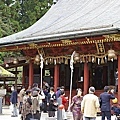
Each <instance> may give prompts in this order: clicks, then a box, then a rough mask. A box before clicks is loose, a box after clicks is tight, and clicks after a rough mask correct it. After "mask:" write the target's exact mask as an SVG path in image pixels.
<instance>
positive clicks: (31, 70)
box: [29, 61, 33, 87]
mask: <svg viewBox="0 0 120 120" xmlns="http://www.w3.org/2000/svg"><path fill="white" fill-rule="evenodd" d="M32 85H33V63H32V61H30V63H29V86H31V87H32Z"/></svg>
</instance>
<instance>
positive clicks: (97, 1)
mask: <svg viewBox="0 0 120 120" xmlns="http://www.w3.org/2000/svg"><path fill="white" fill-rule="evenodd" d="M119 6H120V2H119V1H118V0H114V1H113V0H58V2H57V3H56V4H54V5H52V6H51V8H50V9H49V11H48V12H47V13H46V14H45V15H44V16H43V17H42V18H40V19H39V20H38V21H37V22H36V23H35V24H33V25H32V26H30V27H29V28H27V29H25V30H23V31H21V32H18V33H15V34H13V35H10V36H7V37H3V38H0V52H6V51H14V52H18V51H19V52H21V53H22V55H23V57H24V59H20V57H19V56H18V58H17V60H18V61H19V62H18V64H17V66H15V65H14V64H11V63H12V60H11V61H10V62H8V61H7V60H6V63H7V64H9V67H8V68H11V67H18V66H23V75H22V76H23V77H22V84H23V85H24V86H26V87H28V86H32V85H33V83H35V82H36V83H38V84H39V85H40V79H41V68H40V55H42V56H43V59H44V64H43V72H42V79H43V81H46V82H48V83H49V85H50V86H54V88H55V90H56V88H57V87H58V86H65V91H66V93H69V89H70V79H71V78H70V77H71V69H70V58H71V55H72V53H73V52H74V51H75V52H76V53H77V54H75V55H77V57H79V59H77V60H76V59H74V65H73V66H74V69H73V78H72V83H73V85H72V90H73V91H75V90H76V88H81V89H82V90H83V93H84V94H86V93H88V88H89V86H94V87H95V88H96V94H97V95H99V94H100V93H101V92H103V88H104V86H110V87H116V85H117V84H118V90H117V91H116V96H120V15H119V14H120V7H119ZM75 57H76V56H74V58H75ZM10 65H11V66H10ZM5 68H6V69H8V68H7V67H5ZM117 69H118V81H117V82H118V83H116V78H115V72H116V70H117ZM118 100H119V102H120V97H118Z"/></svg>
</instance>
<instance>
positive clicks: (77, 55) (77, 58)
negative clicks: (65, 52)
mask: <svg viewBox="0 0 120 120" xmlns="http://www.w3.org/2000/svg"><path fill="white" fill-rule="evenodd" d="M73 59H74V60H75V61H79V60H80V55H79V53H75V54H74V56H73Z"/></svg>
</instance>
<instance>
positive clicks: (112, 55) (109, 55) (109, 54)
mask: <svg viewBox="0 0 120 120" xmlns="http://www.w3.org/2000/svg"><path fill="white" fill-rule="evenodd" d="M115 56H116V55H115V51H114V50H113V49H110V50H108V58H110V59H112V58H114V57H115Z"/></svg>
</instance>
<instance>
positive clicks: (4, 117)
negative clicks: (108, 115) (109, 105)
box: [0, 106, 115, 120]
mask: <svg viewBox="0 0 120 120" xmlns="http://www.w3.org/2000/svg"><path fill="white" fill-rule="evenodd" d="M67 116H68V117H69V116H70V113H68V115H67ZM47 117H48V116H47V113H42V116H41V119H40V120H46V118H47ZM0 120H21V119H20V115H19V116H18V117H11V111H10V109H9V107H8V106H4V107H3V109H2V114H0ZM68 120H72V119H68ZM97 120H101V116H99V117H97ZM112 120H115V116H112Z"/></svg>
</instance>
